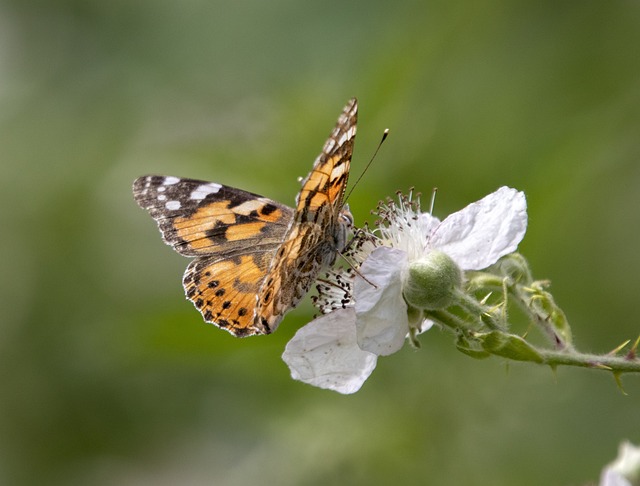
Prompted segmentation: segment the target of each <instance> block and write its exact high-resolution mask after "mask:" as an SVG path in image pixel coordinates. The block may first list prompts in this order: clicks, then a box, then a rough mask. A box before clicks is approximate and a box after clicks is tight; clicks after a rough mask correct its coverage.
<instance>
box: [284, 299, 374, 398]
mask: <svg viewBox="0 0 640 486" xmlns="http://www.w3.org/2000/svg"><path fill="white" fill-rule="evenodd" d="M355 321H356V313H355V310H354V309H353V308H352V307H351V308H347V309H338V310H335V311H333V312H330V313H329V314H325V315H323V316H320V317H318V318H317V319H315V320H313V321H312V322H310V323H309V324H307V325H306V326H304V327H302V328H300V329H299V330H298V332H297V333H296V334H295V336H293V338H292V339H291V341H289V342H288V343H287V346H286V348H285V350H284V353H283V354H282V359H283V360H284V362H285V363H287V365H288V366H289V369H290V370H291V377H292V378H293V379H294V380H299V381H302V382H304V383H308V384H310V385H313V386H317V387H319V388H326V389H329V390H334V391H337V392H339V393H344V394H349V393H355V392H357V391H358V390H359V389H360V387H361V386H362V384H363V383H364V382H365V380H366V379H367V378H368V377H369V375H370V374H371V373H372V372H373V370H374V368H375V367H376V361H377V356H376V355H374V354H372V353H367V352H366V351H363V350H361V349H360V347H359V346H358V344H357V342H356V328H355Z"/></svg>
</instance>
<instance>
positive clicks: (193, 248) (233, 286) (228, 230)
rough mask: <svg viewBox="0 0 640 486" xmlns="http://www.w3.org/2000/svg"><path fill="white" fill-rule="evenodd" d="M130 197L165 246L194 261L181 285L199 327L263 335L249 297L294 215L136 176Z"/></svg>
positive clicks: (255, 201)
mask: <svg viewBox="0 0 640 486" xmlns="http://www.w3.org/2000/svg"><path fill="white" fill-rule="evenodd" d="M133 194H134V198H135V200H136V202H137V203H138V205H139V206H140V207H142V208H143V209H146V210H147V211H149V214H151V216H152V217H153V218H154V219H155V220H156V222H157V223H158V227H159V228H160V231H161V233H162V236H163V239H164V241H165V242H166V243H167V244H168V245H171V246H172V247H173V248H174V249H175V250H176V251H177V252H178V253H180V254H182V255H185V256H191V257H197V258H196V259H195V260H194V261H193V262H191V264H190V265H189V266H188V267H187V270H186V272H185V275H184V279H183V285H184V288H185V292H186V295H187V298H188V299H189V300H191V301H192V302H193V303H194V305H195V306H196V308H197V309H198V310H199V311H200V313H201V314H202V316H203V317H204V319H205V321H207V322H212V323H214V324H216V325H217V326H219V327H221V328H223V329H226V330H228V331H229V332H231V333H232V334H235V335H236V336H248V335H252V334H265V331H264V329H262V328H261V326H260V323H259V322H260V321H259V320H256V313H257V292H258V290H259V288H260V287H261V285H262V284H263V282H264V279H265V275H266V273H267V271H268V269H269V267H270V265H271V262H272V260H273V258H274V256H275V254H276V251H277V250H278V248H279V247H280V246H281V245H282V242H283V240H284V237H285V235H286V233H287V230H288V228H289V226H291V224H292V222H293V217H294V210H293V209H291V208H289V207H287V206H285V205H283V204H280V203H278V202H276V201H272V200H270V199H267V198H263V197H261V196H258V195H257V194H252V193H250V192H247V191H242V190H240V189H235V188H232V187H228V186H224V185H221V184H216V183H213V182H206V181H200V180H195V179H180V178H177V177H171V176H169V177H165V176H157V175H150V176H144V177H140V178H138V179H137V180H136V181H135V182H134V184H133ZM256 323H257V324H256Z"/></svg>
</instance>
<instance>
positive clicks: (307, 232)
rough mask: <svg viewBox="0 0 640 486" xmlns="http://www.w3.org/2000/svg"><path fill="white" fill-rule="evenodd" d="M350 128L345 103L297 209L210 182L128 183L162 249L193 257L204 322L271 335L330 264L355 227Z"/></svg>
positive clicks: (194, 294) (353, 113)
mask: <svg viewBox="0 0 640 486" xmlns="http://www.w3.org/2000/svg"><path fill="white" fill-rule="evenodd" d="M356 123H357V101H356V100H355V99H352V100H350V101H349V103H347V105H346V106H345V107H344V110H343V112H342V114H341V115H340V118H339V119H338V123H337V124H336V126H335V128H334V129H333V131H332V132H331V135H330V136H329V138H328V140H327V141H326V143H325V145H324V147H323V149H322V152H321V153H320V155H319V156H318V157H317V158H316V160H315V162H314V164H313V168H312V170H311V172H310V173H309V175H308V176H307V177H306V178H305V179H304V180H303V181H302V188H301V190H300V193H299V194H298V196H297V198H296V207H295V209H294V208H290V207H288V206H286V205H284V204H281V203H278V202H276V201H273V200H271V199H268V198H265V197H262V196H259V195H257V194H253V193H250V192H247V191H243V190H241V189H236V188H232V187H229V186H225V185H222V184H217V183H214V182H207V181H200V180H195V179H181V178H178V177H172V176H158V175H149V176H143V177H140V178H138V179H136V181H135V182H134V184H133V193H134V198H135V200H136V202H137V203H138V205H139V206H141V207H142V208H143V209H146V210H147V211H149V213H150V215H151V216H152V217H153V218H154V219H155V220H156V222H157V223H158V226H159V228H160V231H161V233H162V236H163V239H164V241H165V242H166V243H167V244H169V245H171V246H172V247H173V248H174V249H175V250H176V251H177V252H178V253H180V254H182V255H185V256H188V257H195V259H194V260H193V261H192V262H191V263H190V264H189V265H188V267H187V270H186V272H185V274H184V278H183V285H184V288H185V292H186V296H187V298H188V299H189V300H191V301H192V302H193V303H194V305H195V306H196V308H197V309H198V310H199V311H200V313H201V314H202V316H203V317H204V319H205V321H207V322H211V323H213V324H215V325H217V326H218V327H220V328H222V329H225V330H227V331H229V332H231V333H232V334H234V335H235V336H238V337H244V336H250V335H255V334H269V333H271V332H273V331H274V330H275V329H276V328H277V326H278V324H279V323H280V321H281V320H282V317H283V316H284V314H285V313H286V312H287V311H288V310H290V309H292V308H293V307H295V306H296V305H297V304H298V302H299V301H300V299H301V298H302V297H303V296H304V295H305V294H306V293H307V291H308V290H309V288H310V287H311V285H312V284H313V282H314V280H315V279H316V277H317V275H318V273H319V272H320V271H321V270H322V269H323V268H326V267H328V266H331V265H333V263H334V262H335V260H336V257H337V255H338V254H339V253H340V252H341V251H342V250H343V249H344V247H345V245H346V241H347V237H348V234H349V231H350V228H351V225H352V223H353V218H352V216H351V213H350V212H349V209H348V207H347V206H345V205H344V201H343V198H344V190H345V188H346V184H347V179H348V177H349V168H350V163H351V154H352V152H353V141H354V138H355V134H356Z"/></svg>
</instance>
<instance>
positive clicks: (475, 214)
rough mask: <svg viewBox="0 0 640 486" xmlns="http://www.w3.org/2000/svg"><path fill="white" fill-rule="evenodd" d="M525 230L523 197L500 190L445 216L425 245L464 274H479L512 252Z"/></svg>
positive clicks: (525, 219)
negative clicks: (452, 262)
mask: <svg viewBox="0 0 640 486" xmlns="http://www.w3.org/2000/svg"><path fill="white" fill-rule="evenodd" d="M526 230H527V201H526V199H525V196H524V193H523V192H520V191H516V190H515V189H511V188H510V187H501V188H500V189H498V190H497V191H495V192H494V193H492V194H489V195H488V196H486V197H484V198H482V199H480V200H479V201H477V202H475V203H472V204H469V205H468V206H467V207H466V208H464V209H462V210H460V211H458V212H457V213H453V214H451V215H450V216H448V217H447V218H446V219H445V220H444V221H443V222H442V223H441V224H440V226H439V227H438V228H437V229H436V230H435V231H434V232H433V234H432V235H431V238H430V241H429V244H430V246H431V247H432V248H437V249H439V250H441V251H443V252H445V253H446V254H447V255H449V256H450V257H451V258H453V260H454V261H455V262H456V263H457V264H458V265H460V267H461V268H462V269H464V270H480V269H482V268H486V267H488V266H489V265H492V264H494V263H495V262H496V261H498V259H499V258H500V257H502V256H504V255H507V254H508V253H511V252H513V251H515V250H516V249H517V248H518V244H519V243H520V241H522V238H523V237H524V234H525V232H526Z"/></svg>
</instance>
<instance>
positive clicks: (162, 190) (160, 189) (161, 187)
mask: <svg viewBox="0 0 640 486" xmlns="http://www.w3.org/2000/svg"><path fill="white" fill-rule="evenodd" d="M166 190H167V188H166V187H165V186H160V187H158V192H164V191H166Z"/></svg>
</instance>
